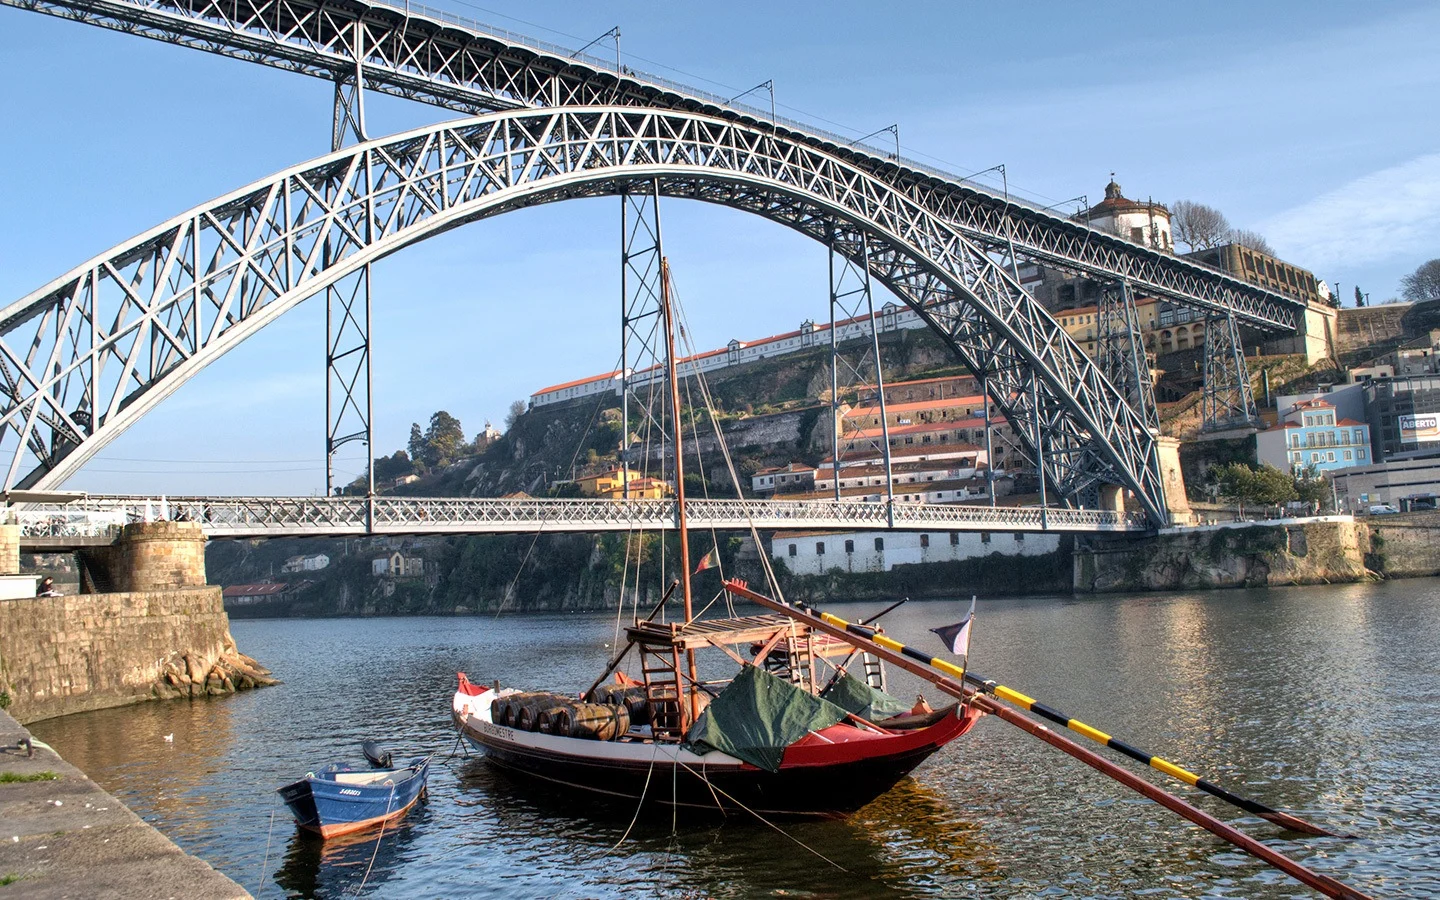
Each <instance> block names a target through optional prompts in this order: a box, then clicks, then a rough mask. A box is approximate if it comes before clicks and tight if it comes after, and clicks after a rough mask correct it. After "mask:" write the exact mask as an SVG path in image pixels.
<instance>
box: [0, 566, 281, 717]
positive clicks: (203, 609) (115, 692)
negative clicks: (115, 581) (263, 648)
mask: <svg viewBox="0 0 1440 900" xmlns="http://www.w3.org/2000/svg"><path fill="white" fill-rule="evenodd" d="M268 675H269V673H268V672H267V671H265V670H264V669H262V668H260V667H259V666H258V664H256V663H255V661H254V660H251V659H249V658H248V657H244V656H242V655H241V654H239V653H238V652H237V651H236V648H235V641H234V639H233V638H232V637H231V636H230V620H229V618H228V617H226V615H225V610H224V607H223V606H222V604H221V590H220V588H219V587H218V586H202V587H187V588H170V589H168V590H164V591H130V592H125V593H113V594H74V595H69V596H63V597H27V598H22V599H18V600H5V601H0V690H3V691H4V692H5V694H6V695H8V697H9V702H10V712H11V714H12V715H14V716H15V717H16V718H17V719H19V720H20V721H21V722H34V721H36V720H39V719H48V718H51V717H54V716H62V715H66V714H68V713H73V712H84V711H86V710H91V709H103V708H106V707H111V706H122V705H125V704H128V703H136V702H139V701H142V700H150V699H156V698H175V697H181V696H198V695H202V694H221V693H228V692H229V691H233V690H236V689H240V688H244V687H254V686H258V685H260V684H267V683H270V681H269V679H268V678H267V677H266V676H268Z"/></svg>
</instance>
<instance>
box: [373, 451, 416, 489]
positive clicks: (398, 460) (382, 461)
mask: <svg viewBox="0 0 1440 900" xmlns="http://www.w3.org/2000/svg"><path fill="white" fill-rule="evenodd" d="M413 471H415V466H414V464H413V463H411V462H410V457H409V456H408V455H406V453H405V451H404V450H396V451H395V452H394V453H393V454H391V455H390V456H379V457H376V459H375V480H376V481H377V482H384V481H394V480H395V479H396V478H399V477H400V476H401V475H409V474H410V473H411V472H413Z"/></svg>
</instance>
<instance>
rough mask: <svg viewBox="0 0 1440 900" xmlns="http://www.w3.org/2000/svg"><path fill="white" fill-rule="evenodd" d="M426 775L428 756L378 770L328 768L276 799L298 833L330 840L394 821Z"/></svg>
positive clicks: (284, 789) (335, 765)
mask: <svg viewBox="0 0 1440 900" xmlns="http://www.w3.org/2000/svg"><path fill="white" fill-rule="evenodd" d="M429 772H430V757H428V756H421V757H416V758H415V759H412V760H411V761H410V762H409V764H407V765H404V766H398V767H394V768H382V769H356V768H355V767H353V766H350V765H348V764H346V763H331V764H330V765H328V766H326V767H325V768H323V769H321V770H319V771H318V772H311V773H309V774H307V775H306V776H305V777H304V778H302V779H300V780H299V781H297V782H295V783H293V784H287V785H285V786H284V787H282V788H280V789H279V791H278V792H277V793H279V794H280V799H282V800H284V801H285V805H286V806H288V807H290V812H291V813H293V814H294V815H295V821H296V823H298V824H299V826H300V827H301V828H304V829H307V830H309V831H314V832H316V833H318V834H319V835H320V836H321V837H326V838H329V837H335V836H336V835H339V834H350V833H351V832H353V831H360V830H361V829H365V828H370V827H372V826H375V825H379V824H381V823H382V822H385V823H389V822H394V821H396V820H398V819H399V818H400V817H402V816H404V815H405V813H407V812H409V811H410V807H412V806H414V805H415V803H416V801H417V800H419V799H420V795H421V794H422V793H424V791H425V779H426V776H427V775H429Z"/></svg>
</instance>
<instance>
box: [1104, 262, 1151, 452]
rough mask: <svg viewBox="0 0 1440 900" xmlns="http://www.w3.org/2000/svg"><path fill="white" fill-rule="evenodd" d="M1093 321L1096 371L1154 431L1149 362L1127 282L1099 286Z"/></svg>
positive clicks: (1132, 296) (1133, 299) (1133, 300)
mask: <svg viewBox="0 0 1440 900" xmlns="http://www.w3.org/2000/svg"><path fill="white" fill-rule="evenodd" d="M1095 320H1096V323H1097V325H1098V327H1099V333H1098V334H1097V335H1096V344H1095V348H1096V352H1095V356H1096V358H1097V359H1098V360H1099V361H1100V368H1101V369H1103V370H1104V371H1105V374H1106V375H1107V376H1108V377H1109V378H1110V383H1111V384H1113V385H1115V388H1116V390H1118V391H1119V392H1120V394H1121V395H1122V396H1124V397H1125V398H1126V399H1128V400H1129V401H1130V405H1131V406H1133V407H1134V408H1135V410H1136V412H1138V413H1140V415H1141V417H1142V418H1144V420H1145V422H1146V424H1147V425H1149V426H1150V427H1151V428H1153V429H1156V430H1157V431H1158V430H1159V428H1160V416H1159V412H1158V411H1157V409H1156V407H1155V385H1154V384H1153V382H1152V380H1151V378H1150V360H1149V357H1147V356H1146V355H1145V342H1144V339H1143V338H1142V337H1141V332H1140V317H1139V315H1137V314H1136V312H1135V295H1134V294H1133V293H1132V292H1131V291H1130V285H1129V284H1128V283H1127V282H1124V281H1115V282H1110V283H1108V284H1105V285H1103V286H1101V288H1100V302H1099V304H1098V308H1097V309H1096V313H1095Z"/></svg>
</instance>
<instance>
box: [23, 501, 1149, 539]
mask: <svg viewBox="0 0 1440 900" xmlns="http://www.w3.org/2000/svg"><path fill="white" fill-rule="evenodd" d="M887 506H889V504H884V503H862V502H858V501H847V502H840V503H836V502H834V501H831V500H691V501H688V502H687V503H686V514H687V518H688V519H689V522H690V527H691V528H714V529H717V530H748V529H749V528H750V527H752V526H753V527H755V528H761V529H774V528H803V529H807V530H811V529H817V530H827V529H833V530H839V531H853V530H859V529H875V530H880V529H889V528H892V527H893V528H896V529H899V530H909V531H1012V532H1015V531H1030V532H1035V531H1042V530H1045V531H1071V532H1088V531H1119V532H1124V531H1144V530H1145V529H1146V528H1147V527H1148V524H1147V522H1146V519H1145V516H1144V515H1143V514H1139V513H1116V512H1106V511H1104V510H1096V509H1087V510H1080V509H1051V510H1041V509H1036V508H1033V507H1031V508H1023V507H1004V506H1002V507H989V506H962V505H958V504H937V503H929V504H926V503H897V504H894V511H893V514H892V513H890V512H889V511H888V510H887ZM77 507H78V508H77ZM891 515H893V518H894V523H893V525H892V524H891V522H890V517H891ZM16 516H17V518H18V520H19V523H20V527H21V533H22V535H23V537H28V538H67V537H68V538H83V537H88V536H94V535H107V534H111V533H113V532H115V531H117V530H118V529H119V527H120V526H121V525H124V524H125V523H127V522H148V521H153V520H155V519H156V518H165V519H170V520H174V521H185V522H198V523H200V525H201V526H202V527H203V528H204V531H205V535H206V537H208V538H252V537H303V536H312V537H319V536H326V535H337V536H338V535H366V534H507V533H522V534H534V533H537V532H553V533H560V532H582V533H591V532H596V531H633V530H640V529H643V530H646V531H656V530H673V529H674V528H675V522H676V516H675V501H674V500H535V499H524V500H511V499H499V498H495V499H491V498H483V499H481V498H468V497H467V498H457V497H435V498H425V497H375V498H373V499H372V500H366V499H365V498H363V497H329V498H326V497H91V498H88V499H87V500H86V501H84V503H81V504H66V505H53V506H52V505H43V504H26V505H24V506H21V507H19V508H17V510H16Z"/></svg>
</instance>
